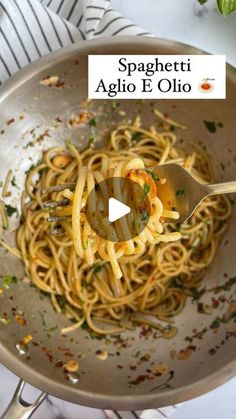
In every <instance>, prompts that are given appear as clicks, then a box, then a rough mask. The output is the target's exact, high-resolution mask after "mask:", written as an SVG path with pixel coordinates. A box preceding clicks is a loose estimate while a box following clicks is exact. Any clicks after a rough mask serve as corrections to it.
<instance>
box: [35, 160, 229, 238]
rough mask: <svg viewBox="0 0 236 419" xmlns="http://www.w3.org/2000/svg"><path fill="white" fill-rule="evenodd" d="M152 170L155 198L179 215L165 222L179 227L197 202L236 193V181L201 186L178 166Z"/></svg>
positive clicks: (48, 203) (54, 230)
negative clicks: (155, 188) (178, 224)
mask: <svg viewBox="0 0 236 419" xmlns="http://www.w3.org/2000/svg"><path fill="white" fill-rule="evenodd" d="M149 170H150V169H149ZM151 170H152V172H153V173H155V174H156V175H157V180H160V182H158V184H157V185H158V187H157V195H158V197H159V198H160V199H161V201H162V203H163V205H164V208H165V209H169V210H172V211H173V210H174V211H177V212H178V213H179V218H178V219H171V220H168V218H167V221H171V223H182V222H183V221H185V220H187V219H188V218H189V217H190V216H191V215H192V214H193V212H194V211H195V209H196V208H197V206H198V205H199V204H200V202H202V201H203V199H205V198H206V197H208V196H212V195H219V194H228V193H234V192H236V181H232V182H224V183H216V184H201V183H200V182H198V181H196V180H195V179H194V178H193V177H192V175H191V174H190V173H189V172H187V171H186V170H185V169H184V168H183V167H181V166H179V165H178V164H164V165H161V166H156V167H153V168H152V169H151ZM75 185H76V184H75V183H65V184H63V185H57V186H52V187H50V188H48V189H43V190H42V193H49V192H59V191H63V190H65V189H70V190H73V189H74V188H75ZM68 203H69V199H67V198H64V199H62V200H59V201H46V202H44V204H43V205H44V208H45V209H47V210H54V209H56V208H58V207H64V206H66V205H68ZM69 217H70V216H62V217H58V216H50V217H48V219H47V221H48V222H52V223H58V222H60V221H64V220H66V219H68V218H69ZM50 234H51V235H61V234H63V230H62V229H61V228H59V229H58V228H52V229H51V230H50Z"/></svg>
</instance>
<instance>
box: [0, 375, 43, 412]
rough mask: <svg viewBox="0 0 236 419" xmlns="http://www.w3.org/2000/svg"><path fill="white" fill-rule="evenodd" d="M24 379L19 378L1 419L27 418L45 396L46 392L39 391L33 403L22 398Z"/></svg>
mask: <svg viewBox="0 0 236 419" xmlns="http://www.w3.org/2000/svg"><path fill="white" fill-rule="evenodd" d="M24 386H25V381H23V380H20V381H19V383H18V385H17V388H16V391H15V393H14V396H13V397H12V399H11V401H10V403H9V405H8V406H7V408H6V410H5V412H4V413H3V415H2V416H1V419H28V418H30V417H31V415H32V414H33V413H34V411H35V410H36V409H37V408H38V407H39V406H40V404H41V403H42V402H43V401H44V399H45V397H46V393H41V394H40V396H39V397H38V398H37V399H36V400H35V402H34V403H32V404H30V403H27V402H26V401H24V400H23V398H22V392H23V389H24Z"/></svg>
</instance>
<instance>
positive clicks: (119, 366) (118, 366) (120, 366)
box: [116, 365, 124, 370]
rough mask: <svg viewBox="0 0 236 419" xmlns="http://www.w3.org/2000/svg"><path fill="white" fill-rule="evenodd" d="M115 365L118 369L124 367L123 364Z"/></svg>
mask: <svg viewBox="0 0 236 419" xmlns="http://www.w3.org/2000/svg"><path fill="white" fill-rule="evenodd" d="M116 367H117V368H119V369H120V370H122V369H123V368H124V367H123V365H117V366H116Z"/></svg>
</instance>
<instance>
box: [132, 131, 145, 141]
mask: <svg viewBox="0 0 236 419" xmlns="http://www.w3.org/2000/svg"><path fill="white" fill-rule="evenodd" d="M142 136H143V134H142V132H134V133H133V135H132V137H131V140H132V141H133V142H134V143H137V142H138V141H140V140H141V138H142Z"/></svg>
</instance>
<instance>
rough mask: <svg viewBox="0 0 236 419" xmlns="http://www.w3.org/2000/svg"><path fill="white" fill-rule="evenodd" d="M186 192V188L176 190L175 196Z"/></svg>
mask: <svg viewBox="0 0 236 419" xmlns="http://www.w3.org/2000/svg"><path fill="white" fill-rule="evenodd" d="M184 192H185V190H184V189H178V190H177V191H176V192H175V196H181V195H183V194H184Z"/></svg>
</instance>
